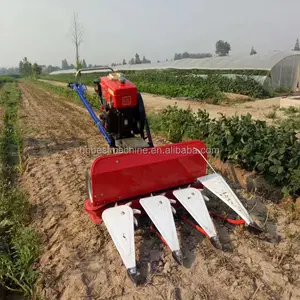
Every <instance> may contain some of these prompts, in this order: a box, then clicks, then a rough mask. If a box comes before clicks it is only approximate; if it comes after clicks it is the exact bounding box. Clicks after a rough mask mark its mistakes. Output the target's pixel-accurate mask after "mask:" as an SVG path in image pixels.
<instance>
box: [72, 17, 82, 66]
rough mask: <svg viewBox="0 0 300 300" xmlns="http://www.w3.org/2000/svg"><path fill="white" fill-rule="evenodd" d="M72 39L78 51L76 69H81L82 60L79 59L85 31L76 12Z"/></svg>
mask: <svg viewBox="0 0 300 300" xmlns="http://www.w3.org/2000/svg"><path fill="white" fill-rule="evenodd" d="M72 40H73V43H74V45H75V51H76V60H75V61H76V69H77V70H78V69H80V67H81V62H80V60H79V46H80V45H81V43H82V42H83V31H82V27H81V25H80V24H79V22H78V16H77V14H75V13H74V16H73V24H72Z"/></svg>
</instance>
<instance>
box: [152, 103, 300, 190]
mask: <svg viewBox="0 0 300 300" xmlns="http://www.w3.org/2000/svg"><path fill="white" fill-rule="evenodd" d="M152 118H153V117H152ZM154 120H155V122H153V124H152V123H151V126H152V129H153V130H154V131H158V132H164V133H166V134H167V137H168V138H169V139H170V140H171V141H172V142H179V141H181V140H182V139H184V138H187V139H199V140H203V141H205V143H206V145H207V147H208V148H211V149H212V148H213V149H218V153H217V155H218V157H219V158H220V159H221V160H222V161H231V162H233V163H235V164H238V165H240V166H241V167H242V168H244V169H246V170H249V171H253V170H254V171H256V172H258V173H260V174H263V175H264V176H265V178H266V179H267V180H268V181H269V182H270V183H272V184H274V185H276V186H281V187H282V191H283V193H284V195H285V196H287V195H289V194H291V195H293V194H295V193H299V192H300V176H299V174H300V156H299V153H300V143H299V141H298V139H297V137H296V132H295V131H294V130H293V129H291V128H289V127H285V126H279V127H274V126H269V125H267V123H266V122H265V121H260V120H254V119H252V116H251V115H250V114H247V115H245V116H241V117H238V116H233V117H226V116H224V115H222V114H221V116H220V118H218V119H210V118H209V115H208V113H207V112H206V111H203V110H199V111H198V112H197V113H192V111H191V110H182V109H180V108H178V107H177V106H174V107H171V106H169V107H167V108H166V109H164V110H163V111H161V112H159V113H157V114H156V115H155V116H154Z"/></svg>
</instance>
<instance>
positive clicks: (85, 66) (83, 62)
mask: <svg viewBox="0 0 300 300" xmlns="http://www.w3.org/2000/svg"><path fill="white" fill-rule="evenodd" d="M82 67H83V68H87V65H86V62H85V60H84V59H83V60H82Z"/></svg>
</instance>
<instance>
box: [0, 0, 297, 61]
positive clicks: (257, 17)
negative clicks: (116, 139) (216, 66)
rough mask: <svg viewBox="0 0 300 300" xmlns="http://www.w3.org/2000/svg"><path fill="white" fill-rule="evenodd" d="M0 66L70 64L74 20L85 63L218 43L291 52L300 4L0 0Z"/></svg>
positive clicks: (237, 49)
mask: <svg viewBox="0 0 300 300" xmlns="http://www.w3.org/2000/svg"><path fill="white" fill-rule="evenodd" d="M0 8H1V9H0V39H1V40H0V67H1V66H2V67H11V66H17V65H18V62H19V61H20V60H21V59H22V58H23V57H24V56H27V57H28V60H29V61H31V62H35V61H36V62H38V63H39V64H46V65H49V64H52V65H58V66H61V61H62V59H64V58H66V59H67V61H68V63H75V50H74V46H73V44H72V40H71V20H72V15H73V13H74V12H77V13H78V16H79V20H80V22H81V24H82V27H83V31H84V42H83V44H82V46H81V48H80V56H81V58H84V59H85V60H86V62H87V64H89V63H92V64H107V63H112V62H121V61H122V59H123V58H125V59H126V60H127V61H128V60H129V59H130V58H131V57H133V56H134V54H135V53H136V52H137V53H139V54H140V57H141V58H142V56H143V55H145V56H146V58H148V59H150V60H152V61H157V60H164V59H166V58H168V59H170V58H173V57H174V53H175V52H183V51H188V52H214V51H215V43H216V41H217V40H219V39H222V40H225V41H228V42H229V43H230V44H231V47H232V52H231V53H230V54H232V55H234V54H237V53H249V52H250V49H251V47H252V46H254V48H255V49H256V50H257V52H261V53H262V52H268V51H270V50H271V51H272V50H290V49H291V48H293V47H294V44H295V41H296V38H297V37H300V0H251V1H249V0H151V1H145V0H144V1H143V0H142V1H141V0H140V1H138V0H108V1H100V0H81V1H79V0H0Z"/></svg>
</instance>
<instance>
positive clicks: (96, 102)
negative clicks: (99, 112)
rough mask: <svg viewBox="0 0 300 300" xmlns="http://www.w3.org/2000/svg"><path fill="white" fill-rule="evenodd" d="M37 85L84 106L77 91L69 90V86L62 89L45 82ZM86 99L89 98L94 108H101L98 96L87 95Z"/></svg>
mask: <svg viewBox="0 0 300 300" xmlns="http://www.w3.org/2000/svg"><path fill="white" fill-rule="evenodd" d="M36 83H38V84H39V85H40V86H42V87H44V88H46V89H48V90H50V91H52V92H54V93H55V94H57V95H61V96H63V97H66V98H69V99H72V100H73V101H75V102H76V103H78V104H80V105H82V102H81V100H80V98H79V96H78V94H77V93H76V92H75V91H72V90H71V88H67V85H66V87H62V86H56V85H52V84H49V83H47V82H43V81H37V82H36ZM85 97H86V98H87V100H88V101H89V104H90V105H91V106H92V107H93V108H96V109H99V108H100V101H99V97H98V95H96V93H95V94H92V95H91V94H88V93H85Z"/></svg>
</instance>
